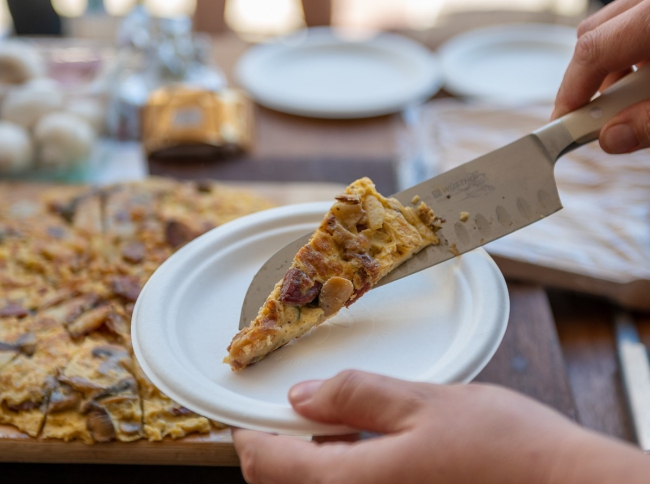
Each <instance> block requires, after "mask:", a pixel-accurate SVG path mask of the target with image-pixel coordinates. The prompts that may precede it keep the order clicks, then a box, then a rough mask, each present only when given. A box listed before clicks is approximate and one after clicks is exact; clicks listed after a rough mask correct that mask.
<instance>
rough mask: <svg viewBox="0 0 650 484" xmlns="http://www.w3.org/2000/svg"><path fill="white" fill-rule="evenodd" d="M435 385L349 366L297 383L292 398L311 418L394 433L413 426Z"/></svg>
mask: <svg viewBox="0 0 650 484" xmlns="http://www.w3.org/2000/svg"><path fill="white" fill-rule="evenodd" d="M436 388H438V387H435V386H433V385H428V384H425V383H412V382H406V381H402V380H396V379H394V378H389V377H385V376H380V375H375V374H372V373H364V372H361V371H351V370H348V371H344V372H342V373H339V374H338V375H336V376H335V377H334V378H331V379H330V380H325V381H307V382H304V383H300V384H298V385H296V386H294V387H293V388H292V389H291V390H290V391H289V400H290V402H291V404H292V405H293V408H294V409H295V410H296V412H298V413H300V414H301V415H302V416H304V417H306V418H308V419H310V420H316V421H318V422H323V423H330V424H338V425H347V426H348V427H352V428H355V429H357V430H368V431H371V432H380V433H393V432H398V431H401V430H405V429H407V428H410V426H411V422H413V420H414V417H415V415H416V414H417V413H418V412H419V411H420V409H421V408H422V407H423V405H424V403H425V402H426V401H427V400H428V399H429V397H430V395H431V394H432V392H435V391H436Z"/></svg>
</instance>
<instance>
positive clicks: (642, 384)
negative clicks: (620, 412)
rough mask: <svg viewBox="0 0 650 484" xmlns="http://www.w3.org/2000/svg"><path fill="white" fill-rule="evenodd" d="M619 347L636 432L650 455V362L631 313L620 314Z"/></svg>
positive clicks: (637, 437) (617, 316)
mask: <svg viewBox="0 0 650 484" xmlns="http://www.w3.org/2000/svg"><path fill="white" fill-rule="evenodd" d="M615 322H616V346H617V350H618V359H619V363H620V365H621V373H622V374H623V383H624V385H625V394H626V396H627V402H628V405H629V407H630V413H631V414H632V421H633V423H634V433H635V434H636V440H637V442H638V443H639V446H640V447H641V449H643V452H645V453H646V454H649V453H650V361H648V351H647V350H646V347H645V345H644V344H643V343H641V341H640V339H639V333H638V332H637V330H636V327H635V326H634V321H633V320H632V318H631V317H630V315H629V314H627V313H623V312H621V313H619V314H617V315H616V320H615Z"/></svg>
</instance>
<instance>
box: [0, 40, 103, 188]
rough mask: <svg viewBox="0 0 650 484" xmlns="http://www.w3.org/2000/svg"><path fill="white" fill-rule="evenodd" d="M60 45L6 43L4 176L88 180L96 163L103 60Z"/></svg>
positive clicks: (2, 51)
mask: <svg viewBox="0 0 650 484" xmlns="http://www.w3.org/2000/svg"><path fill="white" fill-rule="evenodd" d="M54 43H55V47H53V46H52V45H53V44H52V42H47V46H48V47H47V48H44V47H43V46H44V45H46V44H44V43H39V41H29V40H27V41H23V40H6V41H1V42H0V179H2V178H5V179H41V180H57V181H82V180H83V179H84V173H85V172H86V171H87V170H88V169H89V167H90V165H91V159H92V157H93V150H94V146H95V142H96V140H97V138H98V137H99V136H101V135H102V133H103V131H104V125H105V117H106V103H105V101H104V100H103V96H102V95H101V93H98V92H97V91H96V90H94V89H93V81H92V78H93V77H97V76H98V75H99V73H100V72H101V67H100V65H101V59H99V58H98V56H97V55H95V57H97V58H96V59H93V58H92V56H91V57H89V56H88V55H87V54H88V53H89V52H95V53H96V51H93V50H91V49H88V48H86V47H84V48H80V47H70V46H67V45H66V46H64V45H61V46H60V48H58V50H57V48H56V41H54ZM70 49H73V50H70ZM84 49H85V50H84ZM66 51H67V53H68V54H69V55H68V56H67V60H66V56H65V55H63V56H62V55H61V54H62V53H65V52H66ZM84 53H85V54H84ZM84 59H86V60H87V61H86V62H83V60H84ZM80 60H81V61H82V62H80ZM66 62H68V63H69V65H70V68H66V66H65V64H66ZM80 66H82V67H83V69H79V67H80ZM75 69H77V71H78V72H79V73H80V76H77V77H76V81H77V82H76V81H75V76H74V75H72V76H71V75H70V73H74V72H75ZM89 69H90V72H89ZM62 74H63V75H62ZM89 74H90V75H89Z"/></svg>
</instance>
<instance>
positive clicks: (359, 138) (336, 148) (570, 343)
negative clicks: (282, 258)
mask: <svg viewBox="0 0 650 484" xmlns="http://www.w3.org/2000/svg"><path fill="white" fill-rule="evenodd" d="M215 45H216V46H217V49H218V53H217V57H218V59H219V61H220V64H221V65H222V66H223V67H224V68H225V70H226V71H227V72H228V73H230V72H231V68H232V64H233V62H232V61H233V59H236V58H237V56H238V55H240V54H241V52H243V50H244V48H245V44H244V43H242V42H241V41H239V40H237V39H234V38H233V37H232V36H227V37H223V38H219V39H217V40H216V42H215ZM400 124H401V122H400V118H399V116H397V115H395V116H384V117H380V118H373V119H369V120H359V121H323V120H312V119H306V118H300V117H295V116H289V115H285V114H281V113H275V112H273V111H270V110H267V109H263V108H258V109H257V129H258V135H257V144H256V148H255V150H254V151H253V152H252V153H250V154H248V155H246V156H244V157H241V158H239V159H231V160H221V161H219V160H213V161H207V162H206V161H200V162H199V161H193V160H175V161H174V162H171V163H170V162H169V161H165V162H163V161H160V160H151V162H150V169H151V171H152V173H154V174H169V175H173V176H178V177H182V178H201V177H207V176H209V177H215V178H220V179H228V180H233V179H253V180H260V179H263V180H268V181H277V180H287V179H288V180H291V181H321V182H322V181H332V182H338V183H347V182H348V181H351V180H353V179H354V178H356V177H358V176H362V175H369V176H371V177H372V178H375V179H376V180H377V182H378V185H379V188H380V189H381V190H382V191H384V192H386V193H390V192H391V191H393V190H395V188H396V178H395V160H396V153H395V144H396V136H397V135H396V133H397V132H398V130H399V129H400ZM508 287H509V291H510V298H511V314H510V321H509V325H508V330H507V332H506V335H505V338H504V340H503V343H502V344H501V346H500V348H499V350H498V352H497V354H496V355H495V357H494V358H493V360H492V361H491V362H490V363H489V364H488V366H487V367H486V368H485V370H484V371H483V372H482V373H481V374H480V375H479V376H478V378H477V380H478V381H481V382H489V383H494V384H499V385H504V386H507V387H510V388H513V389H515V390H517V391H519V392H522V393H525V394H527V395H530V396H531V397H533V398H535V399H537V400H539V401H542V402H544V403H546V404H548V405H550V406H551V407H553V408H555V409H557V410H558V411H559V412H561V413H563V414H565V415H567V416H568V417H569V418H571V419H573V420H576V421H577V422H579V423H581V424H582V425H584V426H586V427H589V428H591V429H594V430H597V431H600V432H604V433H606V434H609V435H612V436H615V437H618V438H621V439H625V440H632V439H633V434H632V429H631V425H630V420H629V417H628V414H627V411H626V407H625V401H624V397H623V391H622V385H621V378H620V371H619V365H618V362H617V359H616V352H615V341H614V333H613V323H612V311H613V309H614V308H613V307H612V306H611V305H610V304H609V303H608V302H606V301H604V300H600V299H594V298H590V297H585V296H581V295H579V294H573V293H567V292H560V291H555V290H545V289H544V288H542V287H540V286H535V285H531V284H522V283H518V282H517V281H508ZM636 320H637V323H638V327H639V331H640V333H641V336H642V339H643V340H644V342H645V343H646V344H650V316H648V315H646V316H642V315H638V316H637V318H636ZM0 473H1V475H2V476H3V481H4V480H6V481H7V482H16V481H18V480H21V481H26V482H32V481H34V482H36V480H39V481H47V482H67V483H72V484H73V483H77V482H79V483H81V482H84V483H85V482H94V483H97V484H100V483H104V482H106V483H109V482H110V483H111V484H114V482H115V480H116V479H119V480H120V481H125V482H154V480H155V482H159V483H165V482H179V481H181V480H183V481H193V482H206V483H207V482H211V483H212V482H219V483H223V484H227V483H235V482H237V483H241V482H244V481H243V479H242V478H241V474H240V472H239V470H238V469H236V468H200V467H190V468H184V467H171V466H170V467H139V466H97V465H95V466H70V465H34V464H3V465H0Z"/></svg>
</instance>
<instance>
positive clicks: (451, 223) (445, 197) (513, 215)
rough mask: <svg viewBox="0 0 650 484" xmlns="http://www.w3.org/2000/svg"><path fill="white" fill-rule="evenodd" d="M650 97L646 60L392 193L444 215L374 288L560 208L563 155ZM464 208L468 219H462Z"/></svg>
mask: <svg viewBox="0 0 650 484" xmlns="http://www.w3.org/2000/svg"><path fill="white" fill-rule="evenodd" d="M646 99H650V64H647V65H646V66H644V67H643V68H641V69H639V70H638V71H636V72H633V73H631V74H629V75H627V76H626V77H624V78H623V79H621V80H620V81H618V82H617V83H616V84H614V85H613V86H611V87H610V88H609V89H607V90H606V91H605V92H604V93H603V94H601V95H600V96H598V97H596V98H595V99H593V100H592V101H591V102H589V103H588V104H586V105H585V106H583V107H581V108H579V109H577V110H576V111H573V112H571V113H569V114H566V115H565V116H563V117H562V118H560V119H557V120H555V121H553V122H551V123H549V124H547V125H546V126H543V127H541V128H540V129H538V130H537V131H534V132H533V133H531V134H529V135H527V136H524V137H523V138H520V139H518V140H517V141H514V142H513V143H510V144H509V145H506V146H504V147H502V148H499V149H497V150H495V151H492V152H491V153H488V154H486V155H483V156H481V157H479V158H477V159H475V160H473V161H470V162H467V163H465V164H463V165H461V166H458V167H456V168H454V169H452V170H449V171H447V172H445V173H442V174H441V175H438V176H436V177H434V178H431V179H429V180H426V181H424V182H422V183H419V184H418V185H415V186H413V187H411V188H408V189H406V190H404V191H401V192H399V193H396V194H394V195H393V197H394V198H396V199H397V200H399V201H400V202H401V203H402V204H404V205H407V204H409V203H410V202H411V200H412V199H413V198H414V197H415V196H416V195H417V196H418V197H419V198H420V200H422V201H423V202H425V203H426V204H427V205H428V206H429V207H431V208H432V209H433V210H434V212H435V213H436V215H437V216H438V217H440V218H441V219H444V220H445V223H443V227H442V229H441V230H440V231H439V232H438V236H439V237H440V240H441V242H440V244H439V245H431V246H428V247H427V248H425V249H423V250H422V251H420V252H419V253H418V254H416V255H415V256H414V257H413V258H411V259H409V260H407V261H406V262H404V263H403V264H402V265H400V266H399V267H397V268H396V269H394V270H393V271H392V272H390V273H389V274H388V275H386V276H385V277H384V278H382V279H381V280H380V281H379V282H378V283H377V284H376V285H375V287H378V286H381V285H384V284H388V283H389V282H393V281H395V280H397V279H401V278H402V277H405V276H408V275H410V274H413V273H416V272H419V271H421V270H423V269H426V268H428V267H431V266H434V265H436V264H439V263H440V262H444V261H446V260H448V259H451V258H452V257H455V256H458V255H461V254H463V253H465V252H467V251H470V250H472V249H475V248H477V247H480V246H482V245H484V244H487V243H488V242H492V241H493V240H496V239H498V238H500V237H503V236H504V235H507V234H509V233H511V232H514V231H515V230H519V229H520V228H522V227H525V226H527V225H529V224H531V223H533V222H536V221H538V220H540V219H543V218H545V217H547V216H548V215H551V214H552V213H554V212H557V211H558V210H560V209H561V208H562V203H561V201H560V196H559V194H558V190H557V185H556V183H555V176H554V173H553V170H554V167H555V162H556V161H557V160H558V158H560V157H561V156H562V155H563V154H565V153H567V152H569V151H571V150H573V149H575V148H578V147H579V146H582V145H584V144H586V143H589V142H591V141H594V140H595V139H597V138H598V134H599V132H600V130H601V128H603V126H605V124H606V123H607V122H608V121H609V120H610V119H611V118H612V117H613V116H615V115H616V114H618V113H619V112H620V111H622V110H623V109H625V108H627V107H629V106H632V105H633V104H636V103H638V102H641V101H643V100H646ZM461 212H468V213H469V220H467V221H466V222H461V221H460V220H459V217H460V213H461ZM311 235H312V234H306V235H305V236H303V237H301V238H300V239H298V240H296V241H294V242H292V243H290V244H288V245H287V246H285V247H284V248H282V249H280V250H279V251H278V252H277V253H276V254H275V255H273V256H272V257H271V258H270V259H269V260H268V261H267V262H266V263H265V264H264V265H263V266H262V268H261V269H260V270H259V271H258V273H257V274H256V275H255V277H254V278H253V280H252V282H251V284H250V286H249V288H248V292H247V293H246V297H245V299H244V304H243V307H242V312H241V316H240V322H239V328H240V329H242V328H244V327H246V326H248V324H249V323H250V322H251V321H252V320H253V319H255V316H256V315H257V312H258V310H259V308H260V306H262V304H263V303H264V301H265V300H266V297H267V296H268V294H270V292H271V290H272V289H273V287H274V286H275V284H276V283H277V282H278V281H279V280H281V279H282V278H283V277H284V274H285V272H286V271H287V269H289V267H290V266H291V263H292V260H293V257H294V256H295V255H296V253H297V252H298V250H299V249H300V248H301V247H302V246H303V245H305V244H306V243H307V242H308V241H309V238H310V237H311Z"/></svg>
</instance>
